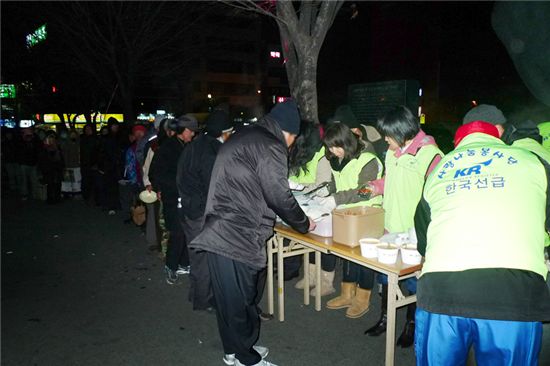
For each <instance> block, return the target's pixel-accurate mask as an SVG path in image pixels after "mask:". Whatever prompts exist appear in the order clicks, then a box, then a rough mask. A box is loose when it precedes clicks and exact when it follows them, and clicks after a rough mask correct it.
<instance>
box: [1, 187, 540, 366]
mask: <svg viewBox="0 0 550 366" xmlns="http://www.w3.org/2000/svg"><path fill="white" fill-rule="evenodd" d="M2 198H3V199H2V222H1V223H2V227H1V228H2V271H1V272H2V356H1V361H2V365H5V366H11V365H33V366H34V365H102V366H106V365H163V366H170V365H220V366H222V365H224V364H223V362H222V361H221V357H222V355H223V351H222V347H221V342H220V340H219V337H218V333H217V327H216V319H215V316H214V315H212V314H208V313H204V312H194V311H193V310H192V309H191V305H190V303H189V302H188V301H187V289H188V281H187V278H184V279H183V280H182V281H181V284H179V285H175V286H170V285H168V284H166V282H165V280H164V274H163V271H162V268H163V263H162V262H161V261H160V259H158V257H157V256H155V255H152V254H151V253H150V252H148V250H147V244H146V243H145V239H144V237H143V236H141V234H140V231H139V230H138V228H136V227H135V226H133V225H128V224H123V219H124V218H123V217H121V216H120V214H117V215H115V216H107V215H106V213H105V212H102V211H101V210H99V209H96V208H91V207H87V206H86V205H84V203H83V202H82V201H78V200H74V201H65V202H63V203H61V204H59V205H55V206H47V205H46V204H45V203H43V202H38V201H25V202H21V201H18V200H17V199H16V198H15V197H12V196H10V195H9V194H7V193H4V194H3V197H2ZM295 281H296V280H292V281H290V282H287V290H286V295H287V297H286V320H285V322H283V323H280V322H278V321H276V320H272V321H268V322H264V323H263V324H262V330H261V336H260V341H259V344H261V345H265V346H268V347H269V348H270V355H269V356H268V360H270V361H272V362H275V363H276V364H277V365H283V366H292V365H296V366H298V365H327V366H328V365H331V366H333V365H334V366H338V365H341V366H344V365H345V366H347V365H383V361H384V347H385V346H384V341H385V339H384V337H378V338H370V337H367V336H364V335H363V331H364V330H365V329H366V328H367V327H369V326H370V325H372V324H374V323H375V322H376V320H377V319H378V316H379V311H378V309H379V298H378V296H374V298H373V305H372V308H371V311H369V313H367V314H366V315H365V316H364V317H363V318H361V319H356V320H352V319H347V318H345V316H344V310H338V311H331V310H327V309H323V310H322V311H321V312H316V311H315V310H314V309H313V305H309V306H304V305H302V304H301V301H302V293H301V292H299V291H297V290H295V289H294V288H293V285H294V283H295ZM326 300H327V299H324V301H323V302H325V301H326ZM312 303H313V301H312ZM262 305H263V307H264V309H265V308H266V306H265V298H264V300H263V304H262ZM404 315H405V310H404V309H401V310H399V313H398V329H397V334H399V333H400V331H401V327H402V324H403V322H404ZM546 330H550V329H548V326H546ZM548 333H549V332H548V331H547V332H546V336H545V340H544V345H543V353H542V355H541V365H544V364H546V365H548V364H550V361H549V360H550V355H549V353H550V347H549V346H550V339H549V337H548ZM545 348H546V350H545ZM396 365H399V366H401V365H404V366H406V365H414V350H413V349H412V348H409V349H401V348H397V349H396Z"/></svg>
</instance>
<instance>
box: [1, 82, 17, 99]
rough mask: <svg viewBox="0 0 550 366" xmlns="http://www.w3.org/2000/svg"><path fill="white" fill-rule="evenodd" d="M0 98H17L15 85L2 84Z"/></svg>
mask: <svg viewBox="0 0 550 366" xmlns="http://www.w3.org/2000/svg"><path fill="white" fill-rule="evenodd" d="M0 98H15V85H13V84H0Z"/></svg>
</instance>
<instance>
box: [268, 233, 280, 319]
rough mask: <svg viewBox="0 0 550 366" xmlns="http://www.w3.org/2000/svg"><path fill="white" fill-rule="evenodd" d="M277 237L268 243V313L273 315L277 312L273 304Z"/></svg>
mask: <svg viewBox="0 0 550 366" xmlns="http://www.w3.org/2000/svg"><path fill="white" fill-rule="evenodd" d="M277 236H278V235H275V236H274V237H273V238H271V239H270V240H269V241H268V242H267V312H268V313H269V314H271V315H273V313H274V312H275V306H274V303H273V300H274V299H273V246H274V245H276V244H277Z"/></svg>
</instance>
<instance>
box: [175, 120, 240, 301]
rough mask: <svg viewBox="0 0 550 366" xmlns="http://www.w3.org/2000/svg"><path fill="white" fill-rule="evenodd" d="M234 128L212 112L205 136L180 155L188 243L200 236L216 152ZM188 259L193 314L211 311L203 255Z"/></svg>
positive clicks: (182, 213)
mask: <svg viewBox="0 0 550 366" xmlns="http://www.w3.org/2000/svg"><path fill="white" fill-rule="evenodd" d="M233 128H234V126H233V123H232V122H231V121H230V119H229V115H228V114H227V113H226V112H225V111H223V110H215V111H213V112H212V113H211V114H210V116H209V117H208V119H207V120H206V132H205V133H204V134H202V135H200V136H198V137H197V138H196V139H195V140H193V142H191V143H190V144H189V145H188V146H187V147H186V148H185V149H184V150H183V153H182V154H181V155H180V158H179V161H178V173H177V180H176V181H177V185H178V192H179V200H180V205H179V211H180V218H181V222H182V225H183V229H184V232H185V238H186V240H187V242H188V243H189V242H191V241H192V240H193V239H195V237H196V236H197V235H198V234H199V233H200V230H201V227H202V217H203V214H204V208H205V206H206V199H207V197H208V187H209V186H210V176H211V175H212V169H213V167H214V162H215V161H216V156H217V155H218V150H219V149H220V147H221V146H222V144H223V143H224V142H225V141H227V139H228V138H229V137H230V136H231V134H232V133H233ZM189 256H190V262H191V272H190V274H189V278H190V288H189V300H190V301H191V302H192V303H193V309H194V310H207V309H209V308H211V307H212V304H211V299H212V288H211V285H210V273H209V271H208V263H207V261H206V252H204V251H195V250H193V249H190V250H189Z"/></svg>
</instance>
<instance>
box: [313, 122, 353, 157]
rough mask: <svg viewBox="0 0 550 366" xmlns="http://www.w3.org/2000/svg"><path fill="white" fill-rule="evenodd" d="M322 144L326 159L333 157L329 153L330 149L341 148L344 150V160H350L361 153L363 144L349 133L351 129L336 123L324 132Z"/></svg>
mask: <svg viewBox="0 0 550 366" xmlns="http://www.w3.org/2000/svg"><path fill="white" fill-rule="evenodd" d="M323 143H324V144H325V147H326V152H325V155H326V157H327V159H331V158H332V157H333V155H332V153H331V152H330V148H331V147H341V148H343V149H344V153H345V155H344V160H352V159H355V158H357V157H359V155H361V151H363V144H361V142H360V141H359V138H358V137H357V136H356V135H355V134H354V133H353V132H351V129H350V128H349V127H348V126H346V125H345V124H343V123H340V122H336V123H331V124H330V125H329V126H328V128H327V130H326V131H325V137H324V138H323Z"/></svg>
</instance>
